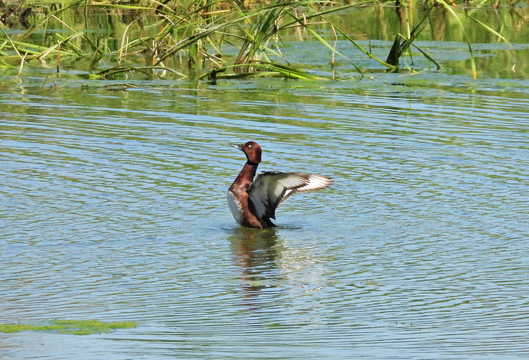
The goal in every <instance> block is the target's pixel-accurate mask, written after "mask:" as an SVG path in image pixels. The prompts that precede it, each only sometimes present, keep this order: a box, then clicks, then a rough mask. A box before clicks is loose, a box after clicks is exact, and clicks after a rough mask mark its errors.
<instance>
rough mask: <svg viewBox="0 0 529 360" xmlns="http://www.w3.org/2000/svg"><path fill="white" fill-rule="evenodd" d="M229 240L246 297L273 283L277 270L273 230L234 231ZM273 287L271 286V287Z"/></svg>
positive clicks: (276, 253) (239, 229)
mask: <svg viewBox="0 0 529 360" xmlns="http://www.w3.org/2000/svg"><path fill="white" fill-rule="evenodd" d="M229 240H230V242H231V246H232V251H233V254H234V255H235V264H236V265H237V266H238V267H240V268H241V270H242V274H241V280H243V282H244V291H245V292H246V293H247V294H246V295H245V297H246V296H251V295H252V293H254V292H256V291H259V290H261V289H263V288H265V287H268V286H270V284H271V283H272V284H273V283H275V281H277V279H275V280H274V278H275V271H276V270H277V264H276V258H277V255H278V250H277V247H276V241H277V235H276V233H275V230H274V229H267V230H266V231H256V230H254V229H248V228H244V227H243V228H238V229H234V230H233V233H232V235H230V237H229ZM272 286H273V285H272Z"/></svg>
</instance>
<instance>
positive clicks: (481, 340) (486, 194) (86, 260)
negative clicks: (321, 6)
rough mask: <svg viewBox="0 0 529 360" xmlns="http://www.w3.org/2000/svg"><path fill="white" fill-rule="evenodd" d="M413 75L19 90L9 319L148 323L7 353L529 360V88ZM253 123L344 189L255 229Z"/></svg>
mask: <svg viewBox="0 0 529 360" xmlns="http://www.w3.org/2000/svg"><path fill="white" fill-rule="evenodd" d="M392 76H393V75H392ZM401 80H402V79H401V78H399V77H398V76H396V75H395V79H394V80H392V81H390V82H387V83H386V84H385V85H383V86H382V87H381V86H380V84H377V83H376V82H375V81H368V80H366V81H364V82H358V83H346V84H344V83H337V84H331V85H329V84H325V85H321V84H304V83H300V82H287V83H285V82H283V81H278V80H262V81H255V82H248V83H244V82H243V83H229V84H224V85H223V84H221V85H219V86H218V87H213V86H208V85H206V84H198V85H197V84H194V85H193V84H183V85H178V86H174V85H170V84H160V85H159V86H148V85H147V84H143V83H141V82H138V83H136V84H135V87H129V88H128V90H127V91H123V90H121V88H120V85H119V84H116V86H115V88H106V89H101V88H98V87H91V86H90V85H88V86H86V87H84V88H82V89H79V88H78V87H76V86H74V87H68V86H66V87H65V88H56V89H48V88H41V86H40V83H39V84H35V85H31V82H29V83H27V84H20V85H16V84H7V85H4V89H7V86H11V88H10V90H9V91H2V93H1V94H0V119H1V120H0V124H1V126H0V139H1V142H0V177H1V179H2V181H1V184H0V229H1V233H0V284H1V289H2V291H1V295H0V323H9V324H13V323H22V324H34V323H42V322H45V321H49V320H51V319H80V320H84V319H97V320H102V321H136V322H137V323H138V326H137V327H136V328H134V329H123V330H119V331H116V332H113V333H110V334H99V335H88V336H75V335H65V334H55V333H43V332H20V333H14V334H1V333H0V359H34V358H49V359H71V358H76V359H94V358H97V359H166V358H167V359H168V358H212V359H215V358H243V359H246V358H278V359H284V358H351V357H354V358H402V359H410V358H422V359H423V358H450V359H453V358H482V359H483V358H491V359H496V358H498V356H501V357H502V358H524V357H526V356H527V354H528V353H529V341H528V339H529V255H528V254H529V252H528V245H529V225H528V224H529V222H528V215H529V205H528V204H529V198H528V195H527V194H528V190H529V175H528V174H529V161H528V160H527V159H529V140H528V132H529V100H527V97H526V96H525V95H520V94H519V93H517V92H511V91H504V92H500V91H490V89H486V88H485V87H483V90H482V91H475V92H474V93H473V94H462V93H461V91H460V89H459V90H458V87H457V86H449V85H447V86H445V87H443V86H440V87H421V86H413V85H405V84H402V83H401ZM391 83H393V84H394V85H390V84H391ZM398 84H400V85H398ZM0 88H2V86H0ZM278 89H280V90H279V91H278ZM478 90H479V89H478ZM249 139H252V140H256V141H258V142H259V143H260V144H261V146H262V147H263V149H264V154H263V161H264V162H263V163H262V165H261V169H262V170H284V171H290V170H292V171H294V170H298V171H306V172H316V173H320V174H324V175H328V176H331V177H332V178H333V179H334V180H335V184H334V186H333V187H332V188H331V189H329V190H325V191H322V192H318V193H314V194H307V195H299V196H296V197H293V198H291V199H290V200H289V201H288V202H287V203H285V204H284V205H283V206H282V207H281V208H280V209H279V210H278V212H277V224H278V225H279V227H278V228H277V229H274V230H267V231H256V230H248V229H241V228H239V227H238V226H237V225H236V224H235V222H234V220H233V219H232V217H231V214H230V213H229V209H228V207H227V205H226V200H225V191H226V189H227V187H228V186H229V185H230V183H231V182H232V180H233V178H234V177H235V176H236V174H237V172H238V171H239V169H240V167H241V166H242V164H243V162H244V157H243V155H242V154H241V153H240V152H238V151H236V150H234V149H233V148H231V147H229V146H227V145H228V143H229V142H242V141H246V140H249Z"/></svg>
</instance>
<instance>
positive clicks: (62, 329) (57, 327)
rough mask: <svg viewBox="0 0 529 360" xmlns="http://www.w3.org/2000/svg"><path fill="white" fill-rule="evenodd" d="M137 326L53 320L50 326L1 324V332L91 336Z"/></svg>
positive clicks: (91, 321)
mask: <svg viewBox="0 0 529 360" xmlns="http://www.w3.org/2000/svg"><path fill="white" fill-rule="evenodd" d="M136 325H137V324H136V322H134V321H117V322H103V321H98V320H52V321H51V322H50V324H48V325H29V324H0V332H3V333H14V332H19V331H52V332H59V333H62V334H74V335H90V334H99V333H108V332H111V331H113V330H116V329H130V328H133V327H135V326H136Z"/></svg>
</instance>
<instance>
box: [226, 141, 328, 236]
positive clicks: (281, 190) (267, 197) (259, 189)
mask: <svg viewBox="0 0 529 360" xmlns="http://www.w3.org/2000/svg"><path fill="white" fill-rule="evenodd" d="M230 145H231V146H233V147H235V148H237V149H239V150H241V151H242V152H244V154H245V155H246V163H245V164H244V166H243V167H242V170H241V171H240V173H239V175H238V176H237V177H236V178H235V180H234V181H233V183H232V184H231V186H230V187H229V189H228V194H227V198H228V205H229V207H230V210H231V213H232V214H233V217H234V218H235V221H237V223H238V224H239V225H241V226H243V227H250V228H258V229H266V228H272V227H275V226H276V225H275V224H274V223H273V222H272V220H271V219H274V220H275V216H276V209H277V207H278V206H279V205H281V204H282V203H284V202H285V201H286V200H287V199H288V198H289V197H290V196H292V195H294V194H296V193H303V192H310V191H316V190H321V189H324V188H326V187H328V186H330V185H331V184H332V180H331V179H330V178H328V177H326V176H322V175H316V174H306V173H303V172H278V171H262V172H260V173H259V174H258V175H257V177H256V176H255V174H256V173H257V167H258V166H259V164H260V163H261V154H262V150H261V147H260V146H259V144H258V143H256V142H255V141H248V142H246V143H244V144H230Z"/></svg>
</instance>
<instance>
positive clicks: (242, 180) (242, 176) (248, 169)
mask: <svg viewBox="0 0 529 360" xmlns="http://www.w3.org/2000/svg"><path fill="white" fill-rule="evenodd" d="M258 166H259V164H258V163H254V162H250V161H247V162H246V164H244V166H243V167H242V170H241V172H240V173H239V176H237V178H236V179H235V182H234V184H235V183H237V184H240V186H241V187H243V188H244V189H245V190H246V189H248V188H249V187H250V185H251V184H252V182H253V178H254V177H255V173H256V172H257V167H258Z"/></svg>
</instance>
